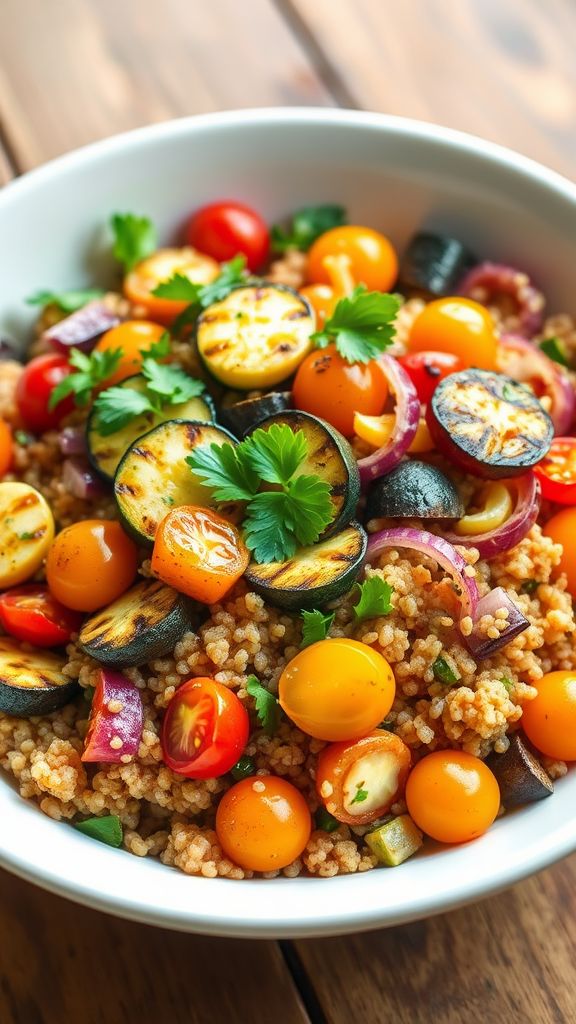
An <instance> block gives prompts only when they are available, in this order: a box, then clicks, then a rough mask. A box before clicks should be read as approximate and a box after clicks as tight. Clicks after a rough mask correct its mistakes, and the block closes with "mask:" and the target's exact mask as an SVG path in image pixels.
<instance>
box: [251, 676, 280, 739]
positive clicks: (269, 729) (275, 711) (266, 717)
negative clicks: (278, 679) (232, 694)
mask: <svg viewBox="0 0 576 1024" xmlns="http://www.w3.org/2000/svg"><path fill="white" fill-rule="evenodd" d="M246 690H247V692H248V693H249V694H250V696H251V697H253V698H254V703H255V705H256V714H257V715H258V721H259V722H260V725H261V726H262V728H263V729H264V732H265V733H266V734H267V735H268V736H273V735H274V733H275V732H277V730H278V726H279V725H280V705H279V703H278V701H277V700H276V697H275V696H274V694H273V693H270V691H269V690H267V689H266V687H265V686H262V683H261V682H260V681H259V680H258V679H257V678H256V676H248V679H247V680H246Z"/></svg>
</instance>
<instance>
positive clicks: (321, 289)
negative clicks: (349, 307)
mask: <svg viewBox="0 0 576 1024" xmlns="http://www.w3.org/2000/svg"><path fill="white" fill-rule="evenodd" d="M300 295H301V296H302V297H303V298H304V299H307V301H308V302H309V303H310V305H311V306H312V309H313V311H314V316H315V318H316V330H317V331H321V330H322V329H323V327H324V324H325V323H326V321H327V320H328V319H329V318H330V317H331V316H332V313H333V312H334V310H335V308H336V305H337V303H338V299H339V298H341V296H340V295H337V294H336V292H335V291H334V289H333V288H332V285H329V284H305V285H304V287H303V288H301V289H300Z"/></svg>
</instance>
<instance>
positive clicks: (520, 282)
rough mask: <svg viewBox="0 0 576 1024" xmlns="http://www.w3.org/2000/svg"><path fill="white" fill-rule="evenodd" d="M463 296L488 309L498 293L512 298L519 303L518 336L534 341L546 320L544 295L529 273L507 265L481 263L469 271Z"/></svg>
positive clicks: (463, 288) (461, 291)
mask: <svg viewBox="0 0 576 1024" xmlns="http://www.w3.org/2000/svg"><path fill="white" fill-rule="evenodd" d="M459 292H460V295H466V296H467V298H469V299H475V300H476V302H481V303H482V305H483V306H489V305H490V304H491V301H492V300H493V299H495V298H496V296H497V295H498V293H500V294H502V293H503V294H504V295H509V296H510V297H511V298H512V299H513V300H514V301H515V303H516V306H517V309H518V313H517V325H516V330H517V332H518V334H521V335H523V336H524V337H525V338H533V337H534V335H535V334H537V333H538V331H539V330H540V328H541V327H542V323H543V320H544V295H543V294H542V292H541V291H539V289H538V288H536V287H535V286H534V285H533V284H532V281H531V280H530V278H529V277H528V274H525V273H524V271H522V270H518V269H517V268H516V267H510V266H508V265H507V264H506V263H491V262H490V261H488V260H487V261H486V262H485V263H479V264H478V266H477V267H473V268H472V270H470V271H469V272H468V273H467V274H466V276H465V278H464V280H463V281H462V282H461V284H460V288H459Z"/></svg>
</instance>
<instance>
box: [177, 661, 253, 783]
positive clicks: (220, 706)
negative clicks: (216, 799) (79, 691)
mask: <svg viewBox="0 0 576 1024" xmlns="http://www.w3.org/2000/svg"><path fill="white" fill-rule="evenodd" d="M249 730H250V721H249V718H248V712H247V711H246V708H245V707H244V705H243V704H241V702H240V701H239V700H238V697H237V696H236V694H235V693H233V691H232V690H229V689H228V687H227V686H224V684H223V683H217V682H216V681H215V680H214V679H206V678H202V679H189V680H188V682H186V683H182V686H179V687H178V689H177V690H176V693H175V694H174V696H173V697H172V700H171V701H170V703H169V705H168V709H167V711H166V714H165V715H164V722H163V723H162V756H163V758H164V761H165V762H166V764H167V765H168V767H169V768H171V769H172V771H173V772H178V774H179V775H186V776H187V778H189V779H211V778H217V777H218V776H219V775H224V774H225V773H226V772H229V771H230V769H231V768H233V767H234V765H235V764H236V762H237V760H238V758H239V757H240V755H241V754H242V751H243V750H244V747H245V746H246V744H247V742H248V733H249Z"/></svg>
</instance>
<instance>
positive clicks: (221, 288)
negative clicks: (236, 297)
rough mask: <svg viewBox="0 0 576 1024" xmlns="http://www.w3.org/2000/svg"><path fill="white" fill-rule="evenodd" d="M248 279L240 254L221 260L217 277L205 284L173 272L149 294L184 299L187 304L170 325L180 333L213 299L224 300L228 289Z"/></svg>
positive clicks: (243, 257) (244, 258)
mask: <svg viewBox="0 0 576 1024" xmlns="http://www.w3.org/2000/svg"><path fill="white" fill-rule="evenodd" d="M247 280H248V278H247V275H246V257H245V256H242V255H239V256H235V257H234V259H232V260H229V262H228V263H223V264H222V267H221V270H220V273H219V274H218V277H216V278H214V280H213V281H210V282H209V283H208V284H196V283H195V282H194V281H191V280H190V279H189V278H188V277H186V276H185V274H180V273H176V274H173V275H172V277H170V278H169V279H168V280H167V281H162V282H161V283H160V284H159V285H157V286H156V288H154V290H153V292H152V294H153V295H156V296H157V297H158V298H160V299H175V300H177V301H178V302H187V303H188V306H187V307H186V309H185V310H184V312H183V313H181V314H180V316H179V317H177V318H176V320H175V322H174V324H173V328H172V329H173V331H174V333H175V334H177V335H179V334H181V332H182V330H183V329H184V328H185V327H187V326H188V325H189V324H191V323H193V322H194V321H195V320H196V319H197V317H198V316H199V314H200V313H201V312H202V310H203V309H207V307H208V306H211V305H212V303H213V302H220V300H221V299H225V298H226V296H227V295H228V292H229V291H230V290H231V289H232V288H235V287H236V285H239V284H245V283H246V281H247Z"/></svg>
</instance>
